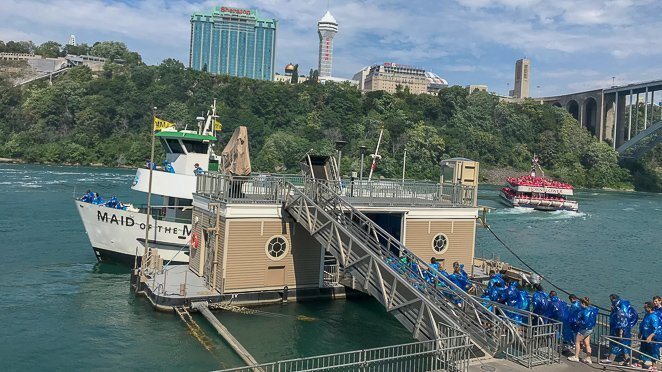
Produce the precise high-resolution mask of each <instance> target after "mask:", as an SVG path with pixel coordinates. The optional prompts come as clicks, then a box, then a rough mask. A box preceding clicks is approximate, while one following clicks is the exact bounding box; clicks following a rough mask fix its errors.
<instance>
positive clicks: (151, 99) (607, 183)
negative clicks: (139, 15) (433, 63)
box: [0, 42, 632, 187]
mask: <svg viewBox="0 0 662 372" xmlns="http://www.w3.org/2000/svg"><path fill="white" fill-rule="evenodd" d="M5 45H6V44H5ZM40 47H41V46H40ZM90 53H91V54H94V55H98V56H101V57H105V58H109V59H110V60H111V62H108V63H107V64H106V65H105V67H104V71H103V72H101V73H98V74H97V75H95V74H93V73H92V72H91V71H90V70H89V69H88V68H86V67H83V66H80V67H75V68H73V69H71V71H70V72H69V73H67V74H65V75H63V76H62V77H60V78H58V79H57V80H55V81H54V84H53V85H48V84H46V83H43V82H41V83H40V82H37V83H34V84H31V85H29V86H27V87H24V88H14V87H11V86H10V85H9V84H8V83H7V82H3V81H2V80H0V84H1V86H0V157H14V158H21V159H25V160H27V161H31V162H55V163H79V164H90V163H100V164H105V165H109V166H117V165H139V164H141V163H142V162H143V161H144V159H145V157H147V156H148V154H149V136H150V127H151V124H150V121H151V112H152V108H153V107H157V114H158V116H159V117H161V118H163V119H165V120H168V121H172V122H175V123H177V124H178V126H180V128H183V127H184V126H185V125H187V124H188V126H189V128H190V127H191V126H192V125H195V117H196V116H199V115H201V114H204V113H206V112H207V110H208V109H209V105H210V104H211V102H212V100H213V99H217V108H218V114H219V116H220V120H221V121H222V122H223V133H221V135H220V145H221V146H222V145H223V144H224V143H225V142H226V141H227V140H228V139H229V137H230V136H231V134H232V132H233V131H234V129H235V128H236V127H237V126H239V125H245V126H247V127H248V131H249V144H250V151H251V155H252V157H253V164H254V169H255V170H257V171H265V172H298V160H299V159H300V157H301V156H302V155H303V154H304V153H305V152H306V151H309V150H311V149H312V150H313V151H314V152H317V153H327V154H332V153H333V152H334V141H336V140H340V139H343V140H346V141H347V142H348V143H347V145H346V147H345V148H344V149H343V157H342V164H341V171H342V173H343V174H350V173H351V172H352V171H358V170H359V168H360V150H359V147H360V146H362V145H363V146H367V148H368V154H369V153H370V152H373V151H374V148H375V146H376V144H377V139H378V136H379V132H380V130H381V129H382V128H383V131H384V133H383V139H382V145H381V149H380V154H381V155H382V156H383V160H382V161H381V162H380V163H379V165H378V166H377V169H376V175H377V176H384V177H396V178H397V177H400V176H401V172H402V159H403V156H404V151H405V149H406V150H407V174H406V176H407V177H408V178H416V179H432V180H434V179H436V178H437V177H439V162H440V161H441V160H442V159H445V158H450V157H456V156H461V157H467V158H471V159H474V160H478V161H480V162H481V166H482V167H483V168H490V167H491V168H501V167H507V168H514V169H520V170H526V169H528V167H529V165H530V159H531V157H532V155H533V153H537V154H540V157H541V160H542V165H543V167H545V169H546V170H548V171H549V172H550V173H551V174H552V175H553V176H557V177H560V178H562V179H564V180H566V181H570V182H572V183H573V184H575V185H577V186H591V187H631V185H632V179H631V176H630V174H629V173H628V171H626V170H625V169H623V168H621V167H619V165H618V161H617V154H616V152H615V151H613V150H612V149H611V148H610V147H609V146H608V145H607V144H605V143H601V142H598V141H597V139H595V138H594V137H592V136H591V135H590V133H589V132H588V131H587V130H586V129H584V128H581V127H580V126H579V125H578V124H577V122H576V121H575V120H574V119H573V118H572V117H571V116H570V115H569V114H568V113H566V112H565V111H563V110H561V109H558V108H555V107H552V106H548V105H540V104H539V103H537V102H534V101H533V100H527V101H524V102H522V103H509V102H502V101H500V100H499V98H498V97H497V96H494V95H491V94H488V93H485V92H476V93H473V94H469V93H468V92H467V91H466V89H464V88H461V87H449V88H447V89H443V90H442V91H441V92H440V93H439V95H438V96H432V95H425V94H422V95H413V94H410V93H409V92H407V91H406V90H404V89H402V90H399V91H398V92H397V93H395V94H388V93H385V92H370V93H367V94H361V93H360V92H359V91H358V90H357V89H356V88H355V87H353V86H350V85H349V84H336V83H332V82H327V83H326V84H315V83H311V82H308V83H306V84H278V83H275V82H271V81H259V80H251V79H246V78H235V77H229V76H220V75H211V74H208V73H205V72H201V71H193V70H190V69H187V68H185V66H184V65H183V64H182V63H181V62H179V61H177V60H174V59H166V60H164V61H163V62H162V63H161V64H160V65H158V66H147V65H144V64H142V63H141V62H140V56H139V55H138V54H137V53H135V52H131V51H129V50H128V49H127V48H126V46H125V45H123V44H121V43H116V42H101V43H95V44H94V46H92V48H91V49H90ZM120 60H121V61H120ZM115 62H122V63H121V64H120V63H115ZM313 75H314V72H313ZM370 161H371V160H370V158H369V157H368V156H366V158H365V164H364V169H369V166H370Z"/></svg>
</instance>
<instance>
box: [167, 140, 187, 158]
mask: <svg viewBox="0 0 662 372" xmlns="http://www.w3.org/2000/svg"><path fill="white" fill-rule="evenodd" d="M166 142H167V143H168V146H169V147H170V149H171V150H172V152H173V153H175V154H183V153H184V149H182V145H180V144H179V140H176V139H172V138H168V139H167V140H166Z"/></svg>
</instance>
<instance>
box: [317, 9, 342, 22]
mask: <svg viewBox="0 0 662 372" xmlns="http://www.w3.org/2000/svg"><path fill="white" fill-rule="evenodd" d="M319 22H320V23H333V24H335V25H337V24H338V22H336V19H335V18H333V15H331V12H330V11H328V10H327V11H326V13H324V16H323V17H322V19H320V20H319Z"/></svg>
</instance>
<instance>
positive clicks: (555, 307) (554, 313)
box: [547, 296, 568, 323]
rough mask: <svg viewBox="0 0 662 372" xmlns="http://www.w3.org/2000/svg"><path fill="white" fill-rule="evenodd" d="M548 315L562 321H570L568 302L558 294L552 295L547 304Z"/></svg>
mask: <svg viewBox="0 0 662 372" xmlns="http://www.w3.org/2000/svg"><path fill="white" fill-rule="evenodd" d="M547 316H548V317H549V318H551V319H554V320H556V321H558V322H561V323H566V322H567V321H568V304H567V303H565V301H563V300H561V299H560V298H559V297H558V296H552V297H551V298H550V299H549V303H548V304H547Z"/></svg>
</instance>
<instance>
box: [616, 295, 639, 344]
mask: <svg viewBox="0 0 662 372" xmlns="http://www.w3.org/2000/svg"><path fill="white" fill-rule="evenodd" d="M637 320H639V314H637V310H635V309H634V307H632V305H630V301H628V300H621V299H616V300H614V301H612V310H611V313H610V314H609V335H610V336H614V337H619V336H620V337H622V338H631V337H632V327H633V326H634V325H635V324H636V323H637ZM621 332H622V335H621ZM617 341H618V343H616V342H614V341H611V342H610V354H612V355H620V354H621V353H623V354H625V355H629V354H630V349H629V348H627V347H623V346H621V345H620V344H624V345H627V346H630V345H631V344H632V341H630V340H617Z"/></svg>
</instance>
